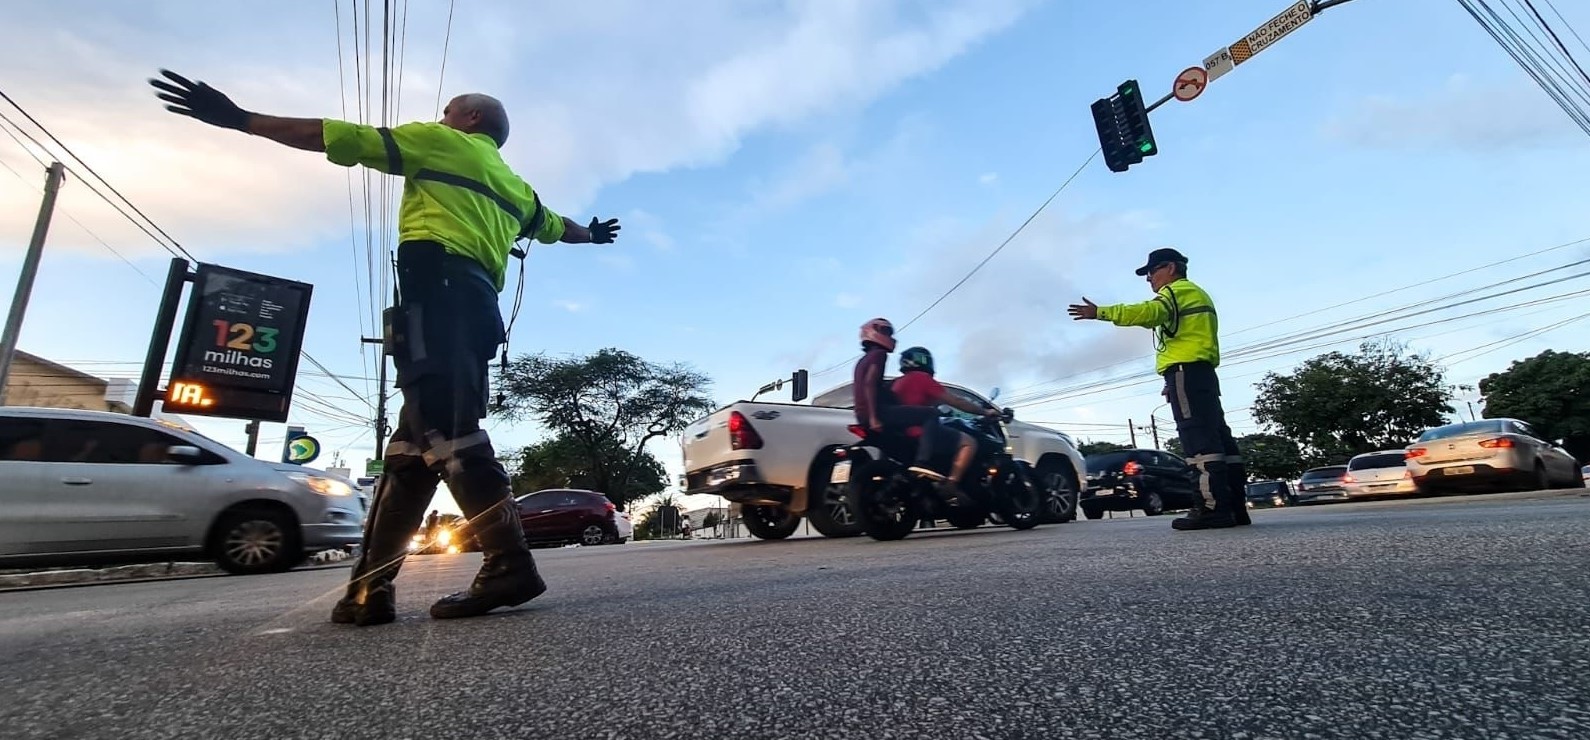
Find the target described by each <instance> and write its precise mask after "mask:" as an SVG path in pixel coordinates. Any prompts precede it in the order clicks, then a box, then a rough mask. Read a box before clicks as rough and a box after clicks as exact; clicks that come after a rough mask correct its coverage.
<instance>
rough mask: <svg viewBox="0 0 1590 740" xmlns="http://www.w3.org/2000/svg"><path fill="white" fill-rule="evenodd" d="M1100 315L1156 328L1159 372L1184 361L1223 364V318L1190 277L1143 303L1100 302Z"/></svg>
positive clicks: (1115, 321)
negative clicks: (1221, 356) (1221, 338)
mask: <svg viewBox="0 0 1590 740" xmlns="http://www.w3.org/2000/svg"><path fill="white" fill-rule="evenodd" d="M1099 318H1100V319H1103V320H1105V321H1108V322H1110V323H1112V324H1115V325H1116V326H1143V327H1148V328H1150V329H1153V330H1154V349H1155V350H1156V354H1155V357H1154V370H1155V372H1159V373H1163V372H1165V369H1166V368H1168V367H1170V366H1171V365H1176V364H1180V363H1184V362H1208V363H1209V364H1211V365H1214V366H1216V367H1219V366H1220V336H1219V334H1220V319H1219V317H1218V316H1216V314H1215V302H1214V301H1213V300H1211V299H1210V298H1209V294H1208V293H1205V292H1204V289H1203V288H1200V287H1198V286H1196V285H1194V284H1193V282H1192V281H1191V280H1188V279H1187V278H1179V279H1177V280H1175V281H1173V282H1171V283H1170V284H1169V285H1166V286H1165V287H1163V288H1160V289H1159V292H1158V293H1156V294H1155V295H1154V297H1153V298H1151V299H1149V300H1146V301H1143V302H1142V303H1122V304H1117V305H1114V306H1099Z"/></svg>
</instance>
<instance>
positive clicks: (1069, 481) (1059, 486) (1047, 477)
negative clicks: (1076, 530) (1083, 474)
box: [1038, 460, 1079, 523]
mask: <svg viewBox="0 0 1590 740" xmlns="http://www.w3.org/2000/svg"><path fill="white" fill-rule="evenodd" d="M1038 485H1039V486H1041V487H1042V489H1043V492H1044V496H1045V497H1044V506H1043V512H1042V513H1041V514H1040V515H1039V516H1040V518H1041V519H1042V520H1043V521H1045V522H1054V523H1060V522H1074V521H1076V519H1077V497H1078V495H1079V494H1078V493H1077V490H1076V478H1075V477H1073V476H1071V475H1070V474H1069V473H1067V467H1066V466H1065V465H1062V464H1060V463H1059V462H1056V461H1054V460H1045V461H1044V462H1042V463H1039V464H1038Z"/></svg>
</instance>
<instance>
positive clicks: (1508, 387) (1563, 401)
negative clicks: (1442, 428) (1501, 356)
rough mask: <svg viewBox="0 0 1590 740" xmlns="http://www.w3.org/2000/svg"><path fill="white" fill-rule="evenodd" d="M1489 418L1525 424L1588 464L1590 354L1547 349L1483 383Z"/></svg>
mask: <svg viewBox="0 0 1590 740" xmlns="http://www.w3.org/2000/svg"><path fill="white" fill-rule="evenodd" d="M1480 393H1481V394H1482V395H1483V397H1484V399H1485V417H1486V418H1489V419H1494V418H1510V419H1518V420H1520V421H1525V422H1528V423H1529V424H1530V426H1533V427H1534V428H1535V431H1537V432H1540V433H1541V434H1543V435H1545V436H1546V438H1547V439H1551V440H1556V439H1561V440H1563V442H1564V444H1563V447H1565V448H1567V450H1568V451H1569V452H1570V453H1572V454H1573V456H1574V457H1577V458H1579V459H1580V460H1586V459H1590V352H1554V351H1552V350H1546V351H1545V352H1542V353H1540V354H1538V355H1535V356H1534V357H1531V358H1529V359H1527V360H1516V361H1514V362H1513V363H1512V364H1511V365H1509V366H1508V367H1507V369H1506V370H1503V371H1502V372H1499V373H1493V374H1491V375H1488V376H1486V377H1485V378H1484V379H1483V380H1481V381H1480Z"/></svg>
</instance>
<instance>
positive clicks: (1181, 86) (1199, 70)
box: [1171, 67, 1209, 103]
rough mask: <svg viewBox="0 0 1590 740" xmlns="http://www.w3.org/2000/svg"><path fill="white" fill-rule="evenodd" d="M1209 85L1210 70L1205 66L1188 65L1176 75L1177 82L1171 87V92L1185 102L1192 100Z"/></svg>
mask: <svg viewBox="0 0 1590 740" xmlns="http://www.w3.org/2000/svg"><path fill="white" fill-rule="evenodd" d="M1208 86H1209V72H1207V71H1205V70H1204V68H1203V67H1188V68H1186V69H1184V70H1182V73H1181V74H1179V75H1176V84H1175V85H1174V86H1172V87H1171V94H1172V95H1174V96H1176V99H1177V100H1180V101H1181V102H1183V103H1186V102H1189V101H1191V100H1192V99H1193V98H1196V97H1198V96H1199V95H1200V94H1202V93H1203V91H1204V88H1206V87H1208Z"/></svg>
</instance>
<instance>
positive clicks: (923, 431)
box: [890, 347, 999, 506]
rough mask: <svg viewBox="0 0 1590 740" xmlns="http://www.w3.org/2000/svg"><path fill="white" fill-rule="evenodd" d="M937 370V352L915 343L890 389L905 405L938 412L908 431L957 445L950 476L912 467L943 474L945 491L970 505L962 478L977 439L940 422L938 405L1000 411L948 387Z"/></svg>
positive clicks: (905, 354)
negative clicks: (941, 380)
mask: <svg viewBox="0 0 1590 740" xmlns="http://www.w3.org/2000/svg"><path fill="white" fill-rule="evenodd" d="M933 374H934V369H933V353H932V352H929V351H927V348H925V347H912V348H910V349H907V350H906V351H904V352H901V353H900V377H899V378H896V379H895V381H894V384H893V385H892V386H891V388H890V390H891V391H892V392H893V394H894V397H895V398H896V399H897V400H898V401H899V402H900V404H901V405H902V406H909V407H917V408H926V409H929V410H932V411H933V412H934V414H933V417H934V418H933V419H932V420H930V421H928V422H926V423H923V424H920V425H918V426H914V427H912V428H911V429H910V430H908V431H907V434H910V435H912V436H920V437H930V436H937V439H935V440H934V441H933V444H935V445H944V446H945V447H955V448H956V450H955V461H954V463H953V464H952V465H951V466H950V474H949V476H948V477H947V478H944V477H941V476H940V474H939V473H938V472H937V471H934V470H931V469H928V468H926V467H924V466H917V467H912V468H911V471H912V472H914V473H918V474H930V476H929V477H934V478H939V480H938V489H939V493H940V494H941V495H943V496H944V497H945V498H946V499H947V500H948V501H949V502H950V503H951V504H952V505H957V506H969V505H971V503H972V502H971V499H970V497H969V496H967V495H966V492H965V491H964V490H962V489H961V479H962V478H964V477H965V476H966V471H967V469H968V468H970V467H971V466H972V458H973V457H974V456H975V455H976V453H977V441H976V440H974V439H972V438H971V437H970V436H969V435H967V434H966V433H964V432H961V431H959V430H956V429H951V428H949V427H947V426H944V425H943V424H941V423H939V422H938V418H937V417H938V413H937V408H938V407H939V406H940V405H944V406H949V407H951V408H955V409H959V410H961V411H964V412H966V413H968V414H975V415H977V416H989V417H992V416H999V412H998V411H995V410H993V409H984V408H982V407H980V406H978V405H977V404H974V403H972V402H971V401H968V400H965V399H961V398H957V397H956V396H954V395H952V394H951V393H950V392H949V391H948V390H945V388H944V386H943V385H941V384H940V383H939V382H938V381H937V380H935V379H934V377H933Z"/></svg>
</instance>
